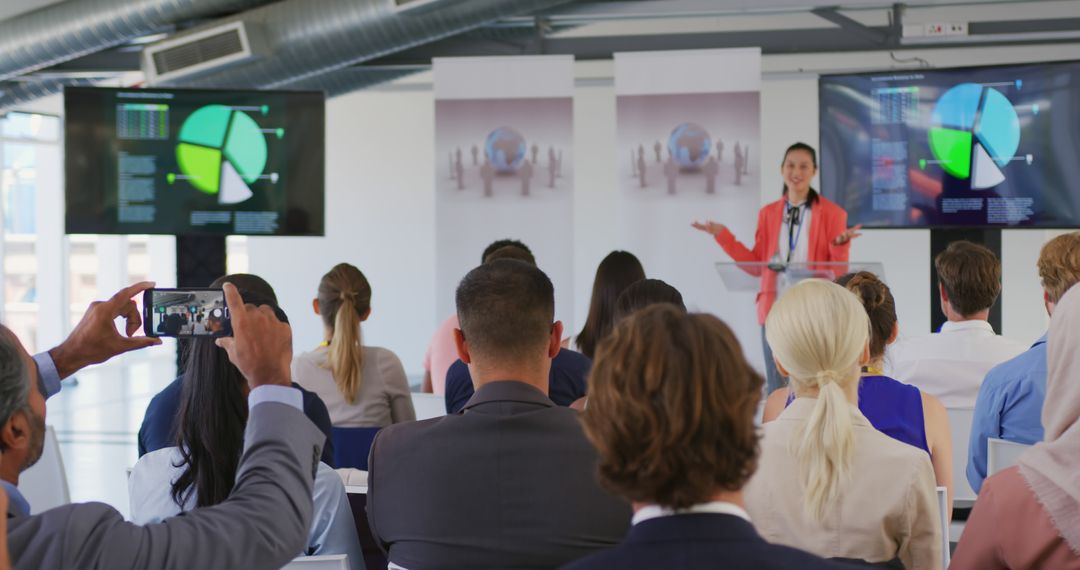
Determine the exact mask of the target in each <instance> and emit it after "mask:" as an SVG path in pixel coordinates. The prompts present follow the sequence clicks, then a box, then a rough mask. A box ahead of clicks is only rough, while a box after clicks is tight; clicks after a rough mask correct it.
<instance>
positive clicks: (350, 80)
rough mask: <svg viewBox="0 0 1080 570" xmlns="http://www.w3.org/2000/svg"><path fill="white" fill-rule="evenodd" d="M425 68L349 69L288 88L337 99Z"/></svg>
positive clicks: (305, 80)
mask: <svg viewBox="0 0 1080 570" xmlns="http://www.w3.org/2000/svg"><path fill="white" fill-rule="evenodd" d="M424 70H425V69H424V68H420V67H417V68H399V67H392V68H388V69H384V68H381V67H375V68H365V67H349V68H346V69H341V70H338V71H331V72H330V73H324V74H322V75H319V76H316V77H309V78H308V79H302V80H300V81H296V82H293V83H289V84H288V85H287V87H288V88H289V89H294V90H297V91H322V92H324V93H326V96H327V97H336V96H338V95H344V94H346V93H352V92H353V91H359V90H361V89H367V88H368V87H374V86H376V85H380V84H382V83H388V82H390V81H394V80H395V79H400V78H402V77H408V76H410V75H412V74H414V73H419V72H420V71H424Z"/></svg>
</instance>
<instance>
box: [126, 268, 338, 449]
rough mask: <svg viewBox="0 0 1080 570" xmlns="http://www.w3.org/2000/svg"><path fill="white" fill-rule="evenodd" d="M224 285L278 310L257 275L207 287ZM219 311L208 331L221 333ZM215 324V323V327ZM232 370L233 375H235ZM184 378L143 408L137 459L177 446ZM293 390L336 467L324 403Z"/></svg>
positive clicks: (239, 275) (267, 286)
mask: <svg viewBox="0 0 1080 570" xmlns="http://www.w3.org/2000/svg"><path fill="white" fill-rule="evenodd" d="M226 282H228V283H232V284H233V285H235V286H236V287H237V288H238V289H240V290H241V291H243V292H244V294H245V295H249V296H253V297H256V298H258V299H259V300H260V302H262V303H264V304H267V305H272V306H277V304H278V301H277V295H276V294H275V293H274V289H273V288H272V287H270V284H269V283H267V282H266V281H265V280H264V279H263V278H262V277H259V276H258V275H250V274H247V273H236V274H233V275H226V276H224V277H219V278H218V279H216V280H215V281H214V282H213V283H211V284H210V287H211V288H213V289H220V288H221V287H222V285H224V284H225V283H226ZM216 311H220V309H214V310H213V311H211V314H210V317H209V319H208V322H209V323H210V328H211V330H215V331H220V330H221V328H222V327H221V326H220V322H221V321H220V319H218V318H217V315H216V314H215V312H216ZM215 321H216V322H217V323H218V324H217V325H215V324H214V323H215ZM222 365H223V366H226V367H229V366H230V365H229V364H228V362H224V361H223V362H222ZM234 368H235V367H234ZM235 372H236V371H235V369H234V371H233V373H234V374H235ZM183 385H184V375H183V374H181V375H180V376H179V377H178V378H176V380H173V381H172V383H170V384H169V385H168V386H166V387H165V388H164V389H163V390H161V391H160V392H158V393H157V395H155V396H154V397H153V398H152V399H151V400H150V404H149V405H147V406H146V413H145V414H144V415H143V421H142V425H141V426H139V435H138V447H139V457H142V456H144V455H146V454H147V453H150V452H151V451H157V450H159V449H165V448H166V447H174V446H176V445H177V444H178V441H179V440H178V439H177V429H176V426H177V424H176V418H177V416H179V414H180V402H181V399H182V398H181V394H182V392H183ZM293 387H294V388H297V389H299V390H300V394H301V395H302V396H303V403H304V414H305V415H307V417H308V419H310V420H311V421H312V422H313V423H314V424H315V425H316V426H317V427H318V428H319V430H320V431H322V432H323V434H324V435H325V436H326V443H325V445H324V446H323V450H322V458H321V460H322V462H323V463H326V464H327V465H330V466H331V467H336V465H335V464H334V446H333V443H332V439H331V429H332V428H331V424H330V413H329V412H327V410H326V404H324V403H323V401H322V400H321V399H319V397H318V396H316V395H315V393H313V392H309V391H307V390H305V389H303V388H301V387H300V385H299V384H297V383H296V382H293Z"/></svg>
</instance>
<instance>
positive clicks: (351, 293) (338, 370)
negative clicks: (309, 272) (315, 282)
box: [319, 263, 371, 404]
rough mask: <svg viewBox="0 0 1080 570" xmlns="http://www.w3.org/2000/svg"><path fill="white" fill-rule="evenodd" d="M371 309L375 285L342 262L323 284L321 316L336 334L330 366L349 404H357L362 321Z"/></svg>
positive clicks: (362, 350) (321, 289) (320, 286)
mask: <svg viewBox="0 0 1080 570" xmlns="http://www.w3.org/2000/svg"><path fill="white" fill-rule="evenodd" d="M370 310H371V285H370V284H369V283H368V280H367V278H366V277H364V274H363V273H361V272H360V270H359V269H357V268H356V267H354V266H352V265H349V264H348V263H339V264H337V265H335V266H334V268H333V269H331V270H330V272H329V273H327V274H326V275H323V277H322V280H321V281H319V314H320V315H322V319H323V324H325V325H326V326H327V327H329V329H330V330H331V331H332V336H331V337H330V346H329V348H328V349H327V355H326V356H327V358H326V362H327V366H328V367H329V368H330V372H331V373H332V374H333V376H334V383H335V384H337V387H338V391H340V392H341V395H342V396H344V398H345V401H347V402H348V403H350V404H352V403H354V402H356V398H357V395H358V394H359V393H360V383H361V381H362V378H361V377H360V371H361V370H363V368H364V348H363V343H362V340H361V336H360V321H361V320H363V319H364V318H365V317H367V314H368V312H369V311H370Z"/></svg>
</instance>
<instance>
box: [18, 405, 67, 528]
mask: <svg viewBox="0 0 1080 570" xmlns="http://www.w3.org/2000/svg"><path fill="white" fill-rule="evenodd" d="M19 492H20V493H22V495H23V497H26V501H27V502H28V503H30V509H31V511H32V512H35V513H40V512H44V511H47V510H49V509H52V508H55V507H59V506H61V505H66V504H68V503H70V502H71V491H70V490H69V488H68V481H67V474H66V473H65V472H64V459H63V457H61V455H60V443H59V442H58V441H57V439H56V430H55V429H54V428H53V426H45V441H44V445H43V448H42V451H41V459H39V460H38V462H37V463H35V464H34V465H33V466H32V467H30V468H29V469H27V470H26V471H23V473H22V475H20V476H19Z"/></svg>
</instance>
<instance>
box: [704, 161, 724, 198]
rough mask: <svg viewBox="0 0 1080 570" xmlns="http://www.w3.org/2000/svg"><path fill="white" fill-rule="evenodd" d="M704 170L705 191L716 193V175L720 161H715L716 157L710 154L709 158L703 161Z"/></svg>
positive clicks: (718, 171) (718, 172)
mask: <svg viewBox="0 0 1080 570" xmlns="http://www.w3.org/2000/svg"><path fill="white" fill-rule="evenodd" d="M702 170H703V171H704V172H705V193H706V194H715V193H716V177H717V175H719V174H720V163H719V162H717V161H716V157H713V156H710V157H709V160H706V161H705V166H704V167H703V168H702Z"/></svg>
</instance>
